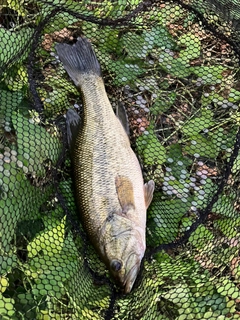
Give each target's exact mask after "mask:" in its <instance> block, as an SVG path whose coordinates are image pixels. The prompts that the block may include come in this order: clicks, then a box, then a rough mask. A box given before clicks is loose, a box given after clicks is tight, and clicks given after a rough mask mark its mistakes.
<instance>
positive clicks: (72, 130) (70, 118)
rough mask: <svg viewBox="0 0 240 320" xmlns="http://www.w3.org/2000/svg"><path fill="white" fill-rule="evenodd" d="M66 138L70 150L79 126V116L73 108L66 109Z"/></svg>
mask: <svg viewBox="0 0 240 320" xmlns="http://www.w3.org/2000/svg"><path fill="white" fill-rule="evenodd" d="M66 126H67V140H68V146H69V148H70V150H72V149H73V147H74V145H75V142H76V138H77V134H78V132H79V129H80V127H81V118H80V117H79V115H78V114H77V112H76V111H74V110H73V109H68V111H67V114H66Z"/></svg>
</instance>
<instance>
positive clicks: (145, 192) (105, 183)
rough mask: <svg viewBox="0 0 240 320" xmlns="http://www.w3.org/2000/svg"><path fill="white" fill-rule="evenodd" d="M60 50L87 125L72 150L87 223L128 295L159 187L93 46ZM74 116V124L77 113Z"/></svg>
mask: <svg viewBox="0 0 240 320" xmlns="http://www.w3.org/2000/svg"><path fill="white" fill-rule="evenodd" d="M56 50H57V53H58V56H59V58H60V60H61V61H62V63H63V66H64V67H65V69H66V70H67V72H68V74H69V75H70V77H71V78H72V80H73V81H74V83H75V85H76V86H77V87H78V88H79V89H80V90H81V92H82V94H83V100H84V111H83V119H82V123H81V125H79V126H78V129H77V132H76V133H75V140H74V141H73V142H72V145H71V149H72V160H73V170H74V180H75V187H76V199H77V202H78V207H79V210H80V211H81V215H82V221H83V224H84V227H85V230H86V232H87V235H88V237H89V239H90V241H91V242H92V244H93V246H94V247H95V249H96V250H97V252H98V254H99V255H100V257H101V259H102V260H103V261H104V262H105V264H106V266H107V268H108V269H109V271H110V273H111V275H112V277H113V278H114V280H115V281H116V283H117V284H118V285H119V286H120V287H122V288H123V290H124V292H125V293H128V292H130V291H131V289H132V286H133V284H134V282H135V279H136V277H137V274H138V272H139V268H140V264H141V260H142V258H143V256H144V252H145V248H146V241H145V229H146V209H147V207H148V205H149V204H150V202H151V200H152V195H153V190H154V182H153V181H149V182H148V183H147V184H145V185H144V182H143V178H142V172H141V168H140V165H139V162H138V160H137V157H136V155H135V154H134V152H133V150H132V149H131V146H130V142H129V138H128V135H127V134H126V132H125V130H124V128H123V126H122V124H121V122H120V121H119V119H118V118H117V117H116V115H115V114H114V112H113V109H112V106H111V104H110V102H109V99H108V97H107V94H106V91H105V87H104V83H103V79H102V77H101V71H100V66H99V63H98V61H97V58H96V56H95V53H94V51H93V49H92V47H91V44H90V43H89V42H88V41H87V40H86V39H85V38H78V41H77V42H76V44H74V45H68V44H57V45H56ZM70 115H71V117H70V116H69V118H72V120H71V119H70V120H69V121H72V123H74V112H73V111H71V114H70Z"/></svg>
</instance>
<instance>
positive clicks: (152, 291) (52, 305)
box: [0, 0, 240, 320]
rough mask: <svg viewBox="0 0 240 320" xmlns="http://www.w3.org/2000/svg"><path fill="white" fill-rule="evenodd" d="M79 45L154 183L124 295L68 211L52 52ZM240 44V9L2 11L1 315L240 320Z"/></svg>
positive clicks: (59, 90) (21, 3)
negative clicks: (87, 47) (123, 116)
mask: <svg viewBox="0 0 240 320" xmlns="http://www.w3.org/2000/svg"><path fill="white" fill-rule="evenodd" d="M80 35H84V36H85V37H87V38H88V39H89V40H90V41H91V42H92V45H93V47H94V50H95V52H96V55H97V57H98V59H99V61H100V63H101V67H102V73H103V78H104V81H105V85H106V90H107V93H108V96H109V99H110V101H111V103H112V106H113V108H116V106H117V105H118V103H119V102H121V103H122V104H124V106H125V109H126V112H127V115H128V120H129V128H130V140H131V143H132V147H133V149H134V151H135V153H136V154H137V156H138V158H139V160H140V162H141V165H142V170H143V175H144V179H145V180H146V181H148V180H150V179H152V180H154V181H155V185H156V188H155V192H154V199H153V202H152V204H151V206H150V207H149V209H148V213H147V229H146V235H147V251H146V256H145V259H144V262H143V265H142V270H141V272H140V275H139V277H138V279H137V282H136V284H135V287H134V289H133V290H132V292H131V293H130V294H128V295H123V294H121V292H120V290H119V289H118V287H117V286H115V284H114V283H113V282H112V281H111V278H109V275H108V271H107V270H106V269H105V266H104V264H103V263H102V262H101V261H100V260H99V258H98V255H97V254H96V253H95V251H94V249H93V248H92V246H91V245H90V243H89V240H88V238H87V236H86V235H85V232H84V230H83V229H82V226H81V223H80V219H79V213H78V210H77V208H76V205H75V199H74V187H73V182H72V176H71V161H70V156H69V150H68V147H67V140H66V127H65V118H64V114H65V113H66V111H67V109H68V108H70V107H71V108H75V109H76V110H77V111H78V112H79V113H81V110H82V105H81V101H82V100H81V95H80V93H79V92H78V91H77V89H76V87H75V86H74V84H73V83H72V82H71V81H70V79H69V77H68V75H67V74H66V72H65V70H64V69H63V67H62V65H61V63H60V62H59V60H58V57H57V56H56V51H55V44H56V43H57V42H73V41H74V40H75V39H76V38H77V37H78V36H80ZM239 43H240V5H239V3H238V1H237V0H206V1H204V0H201V1H194V0H189V1H182V0H175V1H143V2H141V1H137V0H132V1H130V0H129V1H125V0H121V1H120V0H119V1H107V0H104V1H94V2H93V1H88V0H86V1H73V0H54V1H47V0H31V1H30V0H3V1H2V2H1V4H0V319H31V320H32V319H39V320H40V319H44V320H47V319H134V320H135V319H158V320H161V319H162V320H172V319H174V320H175V319H178V320H183V319H218V320H222V319H239V318H240V285H239V279H240V264H239V262H240V256H239V248H240V244H239V241H240V237H239V235H240V212H239V207H240V204H239V190H240V189H239V181H240V179H239V171H240V153H239V147H240V134H239V124H240V112H239V101H240V82H239V58H240V46H239ZM112 130H114V128H112Z"/></svg>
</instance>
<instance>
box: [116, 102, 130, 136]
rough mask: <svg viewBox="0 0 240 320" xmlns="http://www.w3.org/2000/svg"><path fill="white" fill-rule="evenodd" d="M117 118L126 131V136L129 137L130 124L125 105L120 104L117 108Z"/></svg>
mask: <svg viewBox="0 0 240 320" xmlns="http://www.w3.org/2000/svg"><path fill="white" fill-rule="evenodd" d="M116 116H117V117H118V119H119V120H120V122H121V124H122V126H123V128H124V130H125V131H126V134H127V135H128V136H129V132H130V131H129V123H128V117H127V113H126V110H125V107H124V104H123V103H122V102H119V103H118V104H117V107H116Z"/></svg>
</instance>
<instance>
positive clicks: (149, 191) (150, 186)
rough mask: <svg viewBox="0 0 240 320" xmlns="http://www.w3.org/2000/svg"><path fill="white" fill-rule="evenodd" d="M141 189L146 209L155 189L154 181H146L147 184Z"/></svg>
mask: <svg viewBox="0 0 240 320" xmlns="http://www.w3.org/2000/svg"><path fill="white" fill-rule="evenodd" d="M143 188H144V198H145V204H146V208H148V207H149V205H150V203H151V201H152V198H153V191H154V188H155V183H154V181H153V180H150V181H148V182H147V183H145V184H144V186H143Z"/></svg>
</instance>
